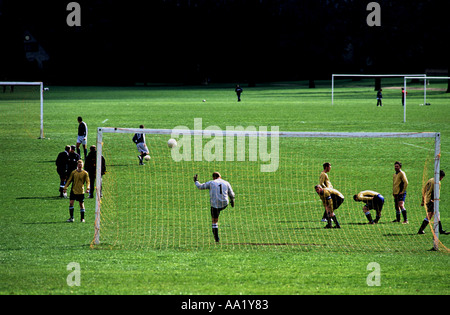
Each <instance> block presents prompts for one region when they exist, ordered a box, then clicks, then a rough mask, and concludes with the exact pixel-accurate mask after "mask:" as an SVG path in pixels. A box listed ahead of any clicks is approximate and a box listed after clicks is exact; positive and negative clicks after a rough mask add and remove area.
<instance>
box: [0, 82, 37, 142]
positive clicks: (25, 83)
mask: <svg viewBox="0 0 450 315" xmlns="http://www.w3.org/2000/svg"><path fill="white" fill-rule="evenodd" d="M0 85H24V86H33V85H34V86H39V99H40V134H39V139H44V82H23V81H0Z"/></svg>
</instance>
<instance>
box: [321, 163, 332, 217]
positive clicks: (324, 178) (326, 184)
mask: <svg viewBox="0 0 450 315" xmlns="http://www.w3.org/2000/svg"><path fill="white" fill-rule="evenodd" d="M330 170H331V164H330V163H328V162H326V163H323V171H322V173H320V175H319V185H320V186H322V188H333V185H331V181H330V179H329V178H328V174H327V173H328V172H330ZM322 222H327V211H326V210H325V211H324V212H323V215H322Z"/></svg>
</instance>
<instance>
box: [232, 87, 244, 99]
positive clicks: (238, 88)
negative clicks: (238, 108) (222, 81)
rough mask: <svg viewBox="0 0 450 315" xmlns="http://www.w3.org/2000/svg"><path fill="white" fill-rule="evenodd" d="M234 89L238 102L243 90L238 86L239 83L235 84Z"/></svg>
mask: <svg viewBox="0 0 450 315" xmlns="http://www.w3.org/2000/svg"><path fill="white" fill-rule="evenodd" d="M234 91H235V92H236V95H237V99H238V102H240V101H241V93H242V91H243V90H242V88H241V87H240V86H239V84H238V85H236V89H235V90H234Z"/></svg>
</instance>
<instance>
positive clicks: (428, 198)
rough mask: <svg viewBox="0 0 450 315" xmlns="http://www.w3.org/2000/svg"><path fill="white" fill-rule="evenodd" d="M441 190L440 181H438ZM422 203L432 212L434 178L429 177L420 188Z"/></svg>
mask: <svg viewBox="0 0 450 315" xmlns="http://www.w3.org/2000/svg"><path fill="white" fill-rule="evenodd" d="M439 191H441V182H439ZM422 204H423V205H425V206H426V207H427V211H428V212H434V178H430V179H429V180H428V181H427V183H426V184H425V186H423V188H422Z"/></svg>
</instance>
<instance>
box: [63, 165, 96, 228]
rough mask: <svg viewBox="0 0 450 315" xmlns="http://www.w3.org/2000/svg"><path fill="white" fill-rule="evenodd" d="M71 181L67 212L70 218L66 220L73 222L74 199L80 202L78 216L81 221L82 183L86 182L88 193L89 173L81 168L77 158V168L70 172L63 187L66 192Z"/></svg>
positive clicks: (82, 218) (82, 208)
mask: <svg viewBox="0 0 450 315" xmlns="http://www.w3.org/2000/svg"><path fill="white" fill-rule="evenodd" d="M71 183H72V189H71V190H70V199H69V200H70V204H69V214H70V218H69V219H68V220H67V222H73V209H74V208H73V204H74V203H75V200H76V201H78V202H79V203H80V217H81V222H84V212H85V209H84V184H86V188H87V189H86V193H89V184H90V182H89V175H88V172H86V171H85V170H83V161H82V160H79V161H78V162H77V169H76V170H74V171H73V172H72V173H70V176H69V179H68V180H67V182H66V185H65V186H64V188H63V192H64V193H66V191H67V187H69V185H70V184H71Z"/></svg>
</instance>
